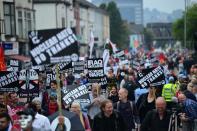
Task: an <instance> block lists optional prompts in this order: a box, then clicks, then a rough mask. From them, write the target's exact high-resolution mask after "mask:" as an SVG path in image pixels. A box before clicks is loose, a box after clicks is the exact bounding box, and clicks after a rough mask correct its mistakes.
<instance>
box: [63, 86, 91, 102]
mask: <svg viewBox="0 0 197 131" xmlns="http://www.w3.org/2000/svg"><path fill="white" fill-rule="evenodd" d="M88 89H89V87H88V86H87V85H81V86H79V85H69V86H67V88H64V89H62V96H63V101H64V102H65V104H66V105H68V104H71V103H72V102H73V101H74V100H78V101H80V103H88V104H90V97H89V91H88Z"/></svg>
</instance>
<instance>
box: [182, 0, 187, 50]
mask: <svg viewBox="0 0 197 131" xmlns="http://www.w3.org/2000/svg"><path fill="white" fill-rule="evenodd" d="M186 15H187V0H185V15H184V44H183V47H186V41H187V32H186V30H187V25H186V18H187V16H186Z"/></svg>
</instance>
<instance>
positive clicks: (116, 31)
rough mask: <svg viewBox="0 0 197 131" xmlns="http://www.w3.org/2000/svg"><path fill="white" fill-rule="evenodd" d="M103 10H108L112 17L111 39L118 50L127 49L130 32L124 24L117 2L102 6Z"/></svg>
mask: <svg viewBox="0 0 197 131" xmlns="http://www.w3.org/2000/svg"><path fill="white" fill-rule="evenodd" d="M100 8H101V9H106V11H107V12H108V13H109V17H110V39H111V41H112V42H113V43H115V44H116V45H117V47H118V48H125V47H126V48H127V47H128V39H129V37H128V36H129V30H128V26H127V24H125V22H123V20H122V18H121V15H120V12H119V10H118V8H117V6H116V3H115V2H113V1H112V2H109V3H108V5H107V6H106V5H105V4H101V5H100Z"/></svg>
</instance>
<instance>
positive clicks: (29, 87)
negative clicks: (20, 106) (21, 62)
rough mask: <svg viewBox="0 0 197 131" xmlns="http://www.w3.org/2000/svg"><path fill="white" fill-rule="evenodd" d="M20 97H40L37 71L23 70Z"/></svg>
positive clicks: (20, 75)
mask: <svg viewBox="0 0 197 131" xmlns="http://www.w3.org/2000/svg"><path fill="white" fill-rule="evenodd" d="M19 85H20V88H19V97H22V98H28V97H38V96H39V85H38V72H37V71H36V70H33V69H30V70H21V71H20V74H19Z"/></svg>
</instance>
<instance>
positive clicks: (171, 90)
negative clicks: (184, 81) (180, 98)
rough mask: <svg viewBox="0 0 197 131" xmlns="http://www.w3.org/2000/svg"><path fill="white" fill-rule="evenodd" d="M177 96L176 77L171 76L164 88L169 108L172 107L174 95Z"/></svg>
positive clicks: (163, 93) (164, 95) (163, 92)
mask: <svg viewBox="0 0 197 131" xmlns="http://www.w3.org/2000/svg"><path fill="white" fill-rule="evenodd" d="M174 96H176V87H175V84H174V77H172V76H170V77H169V83H168V84H165V85H164V86H163V89H162V97H164V99H165V101H166V102H167V108H168V109H171V106H172V97H174Z"/></svg>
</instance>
